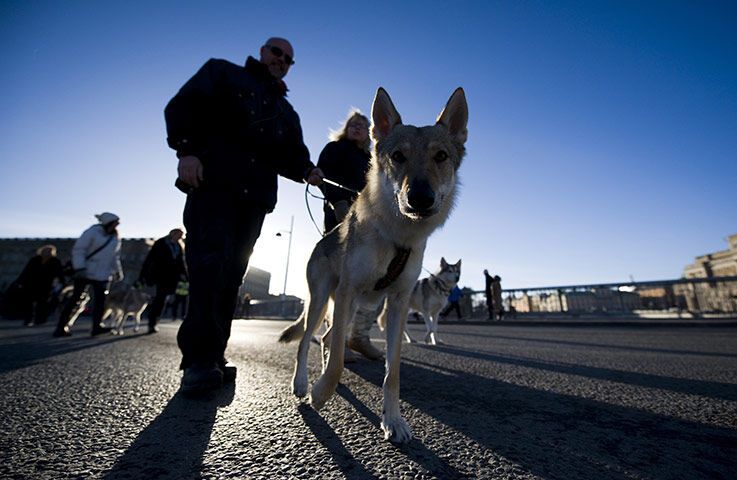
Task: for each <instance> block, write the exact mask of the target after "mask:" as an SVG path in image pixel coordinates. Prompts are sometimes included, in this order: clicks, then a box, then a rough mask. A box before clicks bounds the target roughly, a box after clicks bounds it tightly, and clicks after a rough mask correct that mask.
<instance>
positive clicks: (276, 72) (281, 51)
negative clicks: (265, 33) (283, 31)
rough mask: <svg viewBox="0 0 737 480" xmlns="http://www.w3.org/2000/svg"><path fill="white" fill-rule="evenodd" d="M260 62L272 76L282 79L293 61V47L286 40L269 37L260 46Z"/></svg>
mask: <svg viewBox="0 0 737 480" xmlns="http://www.w3.org/2000/svg"><path fill="white" fill-rule="evenodd" d="M259 53H260V58H259V60H260V61H261V63H263V64H264V65H266V66H267V67H268V68H269V72H270V73H271V75H272V76H273V77H274V78H278V79H280V80H281V79H282V78H284V77H285V76H286V75H287V72H288V71H289V67H291V66H292V64H293V63H294V49H293V48H292V45H291V44H290V43H289V41H288V40H286V39H284V38H279V37H271V38H270V39H268V40H266V43H265V44H264V45H263V46H262V47H261V51H260V52H259Z"/></svg>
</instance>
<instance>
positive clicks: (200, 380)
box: [179, 362, 223, 397]
mask: <svg viewBox="0 0 737 480" xmlns="http://www.w3.org/2000/svg"><path fill="white" fill-rule="evenodd" d="M222 386H223V371H222V370H220V368H219V367H218V364H217V362H195V363H193V364H192V365H190V366H189V367H187V368H185V369H184V375H182V386H181V387H180V388H179V391H180V392H182V395H186V396H188V397H197V396H200V395H203V394H205V393H207V392H210V391H212V390H215V389H217V388H220V387H222Z"/></svg>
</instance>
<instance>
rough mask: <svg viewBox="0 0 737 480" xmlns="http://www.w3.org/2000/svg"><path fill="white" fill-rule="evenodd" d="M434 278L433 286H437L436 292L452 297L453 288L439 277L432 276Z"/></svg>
mask: <svg viewBox="0 0 737 480" xmlns="http://www.w3.org/2000/svg"><path fill="white" fill-rule="evenodd" d="M430 275H431V276H432V279H433V280H434V281H433V284H434V285H435V287H436V288H435V290H438V293H442V294H443V295H446V296H448V295H450V291H451V290H453V289H452V288H448V284H446V283H445V282H444V281H442V280H441V279H440V277H438V276H437V275H433V274H430Z"/></svg>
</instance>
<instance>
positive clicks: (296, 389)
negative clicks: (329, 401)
mask: <svg viewBox="0 0 737 480" xmlns="http://www.w3.org/2000/svg"><path fill="white" fill-rule="evenodd" d="M308 387H309V385H308V382H307V378H297V377H296V376H295V377H294V378H293V379H292V393H293V394H294V396H296V397H298V398H303V397H305V396H306V395H307V388H308Z"/></svg>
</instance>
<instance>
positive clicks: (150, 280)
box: [139, 237, 187, 293]
mask: <svg viewBox="0 0 737 480" xmlns="http://www.w3.org/2000/svg"><path fill="white" fill-rule="evenodd" d="M175 253H176V255H175ZM182 276H184V277H185V278H186V277H187V270H186V269H185V267H184V253H183V251H182V249H181V246H180V247H179V248H177V249H174V250H172V248H171V246H170V245H169V240H168V237H162V238H160V239H158V240H156V241H155V242H154V245H153V247H151V250H150V251H149V252H148V255H146V259H145V260H144V261H143V266H142V267H141V273H140V276H139V279H140V280H141V281H142V282H144V283H146V284H148V285H157V286H159V287H160V288H163V289H164V290H165V291H170V292H171V293H174V290H175V289H176V286H177V282H179V279H180V278H181V277H182Z"/></svg>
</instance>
